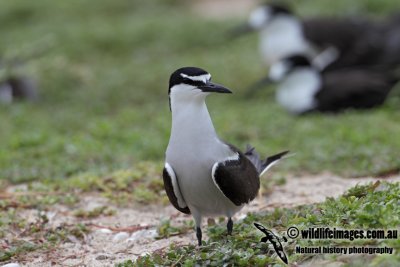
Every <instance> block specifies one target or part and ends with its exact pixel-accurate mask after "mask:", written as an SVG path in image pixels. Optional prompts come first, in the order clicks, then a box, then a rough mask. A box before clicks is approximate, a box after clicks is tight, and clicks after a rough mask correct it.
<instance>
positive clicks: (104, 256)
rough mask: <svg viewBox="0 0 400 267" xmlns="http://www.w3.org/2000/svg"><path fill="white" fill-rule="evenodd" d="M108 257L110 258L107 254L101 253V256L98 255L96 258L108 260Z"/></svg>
mask: <svg viewBox="0 0 400 267" xmlns="http://www.w3.org/2000/svg"><path fill="white" fill-rule="evenodd" d="M106 259H108V256H107V255H99V256H97V257H96V260H98V261H103V260H106Z"/></svg>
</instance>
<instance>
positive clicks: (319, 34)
mask: <svg viewBox="0 0 400 267" xmlns="http://www.w3.org/2000/svg"><path fill="white" fill-rule="evenodd" d="M399 26H400V16H398V17H397V16H394V17H393V18H391V19H389V20H386V21H384V22H378V21H372V20H368V19H366V18H362V17H354V18H332V17H319V18H307V19H303V20H300V19H299V18H298V17H297V16H296V15H295V14H293V12H292V11H291V10H290V9H289V8H288V7H286V6H283V5H279V4H264V5H261V6H260V7H258V8H257V9H255V10H254V11H253V12H252V13H251V14H250V17H249V20H248V22H247V24H246V25H243V26H241V27H238V28H237V29H236V30H235V31H234V33H233V34H234V35H240V34H243V33H246V32H250V31H259V32H260V45H259V49H260V52H261V56H262V59H263V61H264V62H265V63H266V64H267V65H272V64H273V63H276V62H278V61H279V60H281V59H283V58H285V57H288V56H290V55H294V54H302V55H305V56H307V57H308V58H309V59H310V60H311V61H312V63H313V64H314V65H315V66H316V67H318V68H319V69H320V70H322V69H325V68H329V69H337V68H342V67H348V66H354V65H372V64H373V65H376V64H386V62H389V61H390V62H391V63H392V64H398V63H400V58H399V57H400V56H399V54H400V53H398V52H399V49H400V27H399ZM382 58H387V59H388V60H386V59H385V60H382ZM394 58H396V60H394Z"/></svg>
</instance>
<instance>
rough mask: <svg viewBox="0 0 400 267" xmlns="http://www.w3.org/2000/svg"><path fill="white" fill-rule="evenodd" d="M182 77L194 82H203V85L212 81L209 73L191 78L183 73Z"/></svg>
mask: <svg viewBox="0 0 400 267" xmlns="http://www.w3.org/2000/svg"><path fill="white" fill-rule="evenodd" d="M181 76H182V77H183V78H187V79H190V80H192V81H199V82H203V83H206V82H207V81H209V80H210V79H211V74H209V73H207V74H203V75H199V76H190V75H186V74H185V73H181Z"/></svg>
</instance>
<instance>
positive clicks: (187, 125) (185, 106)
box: [171, 93, 217, 144]
mask: <svg viewBox="0 0 400 267" xmlns="http://www.w3.org/2000/svg"><path fill="white" fill-rule="evenodd" d="M206 96H207V95H206V94H204V93H199V94H198V95H196V96H193V95H187V96H182V95H180V96H176V97H174V96H173V97H171V111H172V129H171V141H172V142H174V141H176V142H179V143H181V144H184V143H188V144H193V143H197V142H201V141H202V140H207V139H210V138H211V139H215V138H217V134H216V132H215V129H214V125H213V123H212V120H211V117H210V114H209V113H208V109H207V106H206V103H205V98H206Z"/></svg>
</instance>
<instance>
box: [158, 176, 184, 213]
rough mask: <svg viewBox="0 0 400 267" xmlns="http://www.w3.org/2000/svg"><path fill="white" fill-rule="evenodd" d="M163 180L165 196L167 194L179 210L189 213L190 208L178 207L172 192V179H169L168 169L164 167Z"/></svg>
mask: <svg viewBox="0 0 400 267" xmlns="http://www.w3.org/2000/svg"><path fill="white" fill-rule="evenodd" d="M163 180H164V188H165V191H166V193H167V196H168V198H169V201H170V202H171V204H172V205H173V206H174V207H175V208H176V209H177V210H179V211H180V212H183V213H186V214H190V210H189V208H188V207H185V208H181V207H179V205H178V199H177V198H176V196H175V193H174V187H173V185H172V180H171V177H170V175H169V174H168V171H167V169H166V168H164V170H163Z"/></svg>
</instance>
